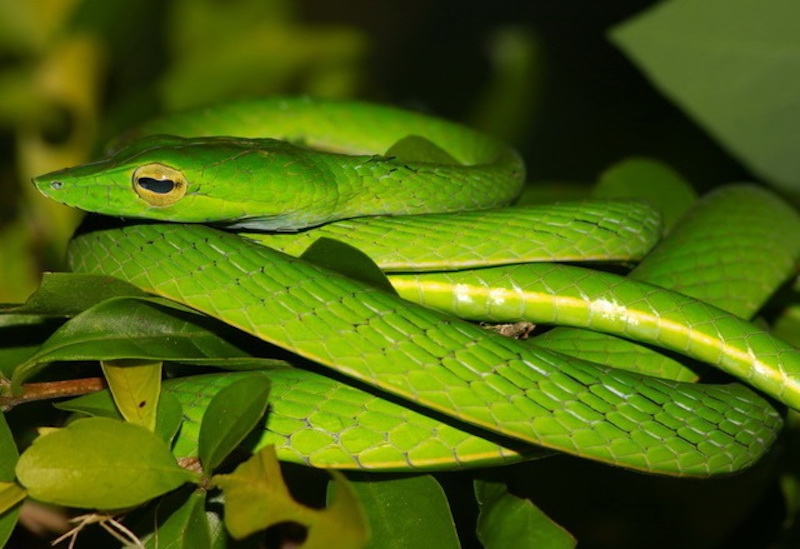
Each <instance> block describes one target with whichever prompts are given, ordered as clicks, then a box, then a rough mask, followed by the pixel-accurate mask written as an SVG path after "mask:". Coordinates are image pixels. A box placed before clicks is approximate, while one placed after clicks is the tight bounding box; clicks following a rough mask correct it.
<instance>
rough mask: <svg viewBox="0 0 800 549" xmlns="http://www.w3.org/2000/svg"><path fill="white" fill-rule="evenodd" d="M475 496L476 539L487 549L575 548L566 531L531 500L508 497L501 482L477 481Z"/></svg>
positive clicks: (572, 539) (574, 543) (511, 495)
mask: <svg viewBox="0 0 800 549" xmlns="http://www.w3.org/2000/svg"><path fill="white" fill-rule="evenodd" d="M475 496H476V497H477V499H478V505H479V506H480V514H479V515H478V539H480V541H481V543H482V544H483V546H484V547H485V548H486V549H495V548H497V549H503V548H505V547H537V548H541V549H562V548H564V549H566V548H572V547H575V545H576V541H575V538H573V537H572V536H571V535H570V534H569V532H567V531H566V530H564V529H563V528H561V527H560V526H559V525H558V524H556V523H555V522H553V521H552V520H550V518H549V517H548V516H547V515H545V514H544V513H542V511H540V510H539V509H538V508H537V507H536V506H535V505H533V504H532V503H531V502H530V501H528V500H526V499H522V498H518V497H517V496H515V495H513V494H510V493H509V492H508V490H507V489H506V486H505V483H503V482H497V481H487V480H476V481H475Z"/></svg>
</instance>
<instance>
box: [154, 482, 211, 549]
mask: <svg viewBox="0 0 800 549" xmlns="http://www.w3.org/2000/svg"><path fill="white" fill-rule="evenodd" d="M205 504H206V492H205V490H200V489H196V490H193V491H191V492H190V493H189V494H188V495H187V494H186V492H185V491H184V490H179V491H177V492H174V493H172V494H169V495H167V496H166V497H164V499H162V500H161V501H160V502H159V504H158V509H157V511H156V512H157V515H156V517H155V521H154V524H155V526H156V528H157V530H156V532H155V533H153V534H150V535H148V536H146V537H145V539H143V540H142V541H144V546H145V547H147V548H152V549H156V548H157V549H210V547H211V530H210V528H209V524H208V518H207V517H206V511H205Z"/></svg>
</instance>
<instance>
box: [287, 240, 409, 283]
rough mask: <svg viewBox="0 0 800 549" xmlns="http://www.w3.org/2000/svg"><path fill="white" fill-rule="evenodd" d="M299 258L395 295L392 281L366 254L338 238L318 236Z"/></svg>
mask: <svg viewBox="0 0 800 549" xmlns="http://www.w3.org/2000/svg"><path fill="white" fill-rule="evenodd" d="M300 259H303V260H305V261H308V262H309V263H313V264H315V265H318V266H320V267H322V268H324V269H328V270H331V271H335V272H337V273H339V274H340V275H343V276H346V277H348V278H352V279H354V280H358V281H360V282H363V283H364V284H369V285H370V286H372V287H373V288H377V289H379V290H383V291H384V292H387V293H390V294H393V295H397V290H395V289H394V286H392V283H391V282H389V279H388V278H386V275H385V274H383V271H381V268H380V267H378V266H377V265H376V264H375V262H374V261H372V259H370V257H369V256H368V255H367V254H365V253H364V252H362V251H361V250H359V249H358V248H356V247H354V246H351V245H349V244H345V243H344V242H340V241H339V240H334V239H333V238H327V237H322V238H318V239H317V240H315V241H314V243H313V244H311V246H309V247H308V248H306V251H304V252H303V253H302V255H301V256H300Z"/></svg>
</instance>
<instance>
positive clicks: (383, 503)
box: [350, 475, 460, 549]
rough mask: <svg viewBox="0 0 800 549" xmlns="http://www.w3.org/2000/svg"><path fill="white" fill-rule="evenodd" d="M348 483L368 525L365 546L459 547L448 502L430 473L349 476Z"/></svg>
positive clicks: (386, 548)
mask: <svg viewBox="0 0 800 549" xmlns="http://www.w3.org/2000/svg"><path fill="white" fill-rule="evenodd" d="M350 486H351V487H352V489H353V492H355V494H356V496H357V497H358V500H359V501H360V502H361V506H362V508H363V509H364V513H365V514H366V516H367V522H368V523H369V525H370V530H371V539H370V542H369V543H368V544H367V547H371V548H375V549H378V548H381V549H383V548H385V549H393V548H394V549H404V548H406V547H432V546H434V545H435V546H436V547H437V548H441V549H447V548H450V547H452V548H458V547H460V544H459V541H458V534H457V533H456V529H455V524H453V516H452V514H451V513H450V505H449V504H448V502H447V497H446V496H445V493H444V490H442V487H441V486H439V483H438V482H437V481H436V479H435V478H434V477H432V476H430V475H419V476H409V477H400V478H384V477H378V476H371V477H369V478H367V479H364V480H353V479H350ZM410 525H413V527H412V526H410ZM433 540H435V543H434V541H433Z"/></svg>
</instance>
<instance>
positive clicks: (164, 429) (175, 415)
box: [53, 389, 183, 444]
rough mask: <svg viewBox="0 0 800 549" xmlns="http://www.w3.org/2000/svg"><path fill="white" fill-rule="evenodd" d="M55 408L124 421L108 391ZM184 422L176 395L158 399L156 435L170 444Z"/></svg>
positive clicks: (92, 394) (89, 395)
mask: <svg viewBox="0 0 800 549" xmlns="http://www.w3.org/2000/svg"><path fill="white" fill-rule="evenodd" d="M53 406H55V407H56V408H58V409H59V410H65V411H67V412H75V413H79V414H85V415H88V416H96V417H106V418H111V419H118V420H122V419H123V417H122V414H120V413H119V410H118V409H117V406H116V405H115V404H114V400H113V398H112V397H111V392H110V391H108V389H106V390H103V391H96V392H94V393H90V394H88V395H83V396H79V397H76V398H72V399H69V400H65V401H62V402H56V403H54V404H53ZM182 421H183V412H182V410H181V403H180V401H179V400H178V399H177V397H176V396H175V395H173V394H170V393H167V392H162V393H161V395H160V397H159V399H158V410H157V411H156V427H155V433H156V434H157V435H158V436H159V437H161V439H162V440H163V441H164V442H166V443H167V444H170V443H171V442H172V439H173V438H174V437H175V435H176V434H177V432H178V429H179V428H180V425H181V422H182Z"/></svg>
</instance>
